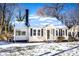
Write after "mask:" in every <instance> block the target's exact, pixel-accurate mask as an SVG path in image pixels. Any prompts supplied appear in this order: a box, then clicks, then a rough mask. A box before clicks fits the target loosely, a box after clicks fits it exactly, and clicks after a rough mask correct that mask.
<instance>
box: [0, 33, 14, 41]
mask: <svg viewBox="0 0 79 59" xmlns="http://www.w3.org/2000/svg"><path fill="white" fill-rule="evenodd" d="M12 38H13V35H12V34H10V33H6V34H0V41H9V40H11V39H12Z"/></svg>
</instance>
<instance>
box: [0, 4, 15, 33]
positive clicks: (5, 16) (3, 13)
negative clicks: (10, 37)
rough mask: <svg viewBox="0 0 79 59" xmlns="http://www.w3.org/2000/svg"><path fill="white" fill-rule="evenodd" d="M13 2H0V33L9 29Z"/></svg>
mask: <svg viewBox="0 0 79 59" xmlns="http://www.w3.org/2000/svg"><path fill="white" fill-rule="evenodd" d="M14 9H15V4H7V3H2V4H0V34H1V32H2V31H5V33H6V32H7V31H9V30H8V29H9V27H8V26H9V25H10V22H11V20H12V17H13V14H14V12H13V11H14Z"/></svg>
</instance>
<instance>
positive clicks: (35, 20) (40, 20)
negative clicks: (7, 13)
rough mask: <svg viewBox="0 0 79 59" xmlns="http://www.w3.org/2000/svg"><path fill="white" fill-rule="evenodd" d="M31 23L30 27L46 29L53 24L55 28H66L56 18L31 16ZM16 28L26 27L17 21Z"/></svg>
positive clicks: (23, 23)
mask: <svg viewBox="0 0 79 59" xmlns="http://www.w3.org/2000/svg"><path fill="white" fill-rule="evenodd" d="M29 23H30V27H37V28H38V27H45V26H46V25H49V24H52V25H53V26H55V27H56V28H65V27H66V26H65V25H64V24H62V22H61V21H59V20H58V19H57V18H55V17H53V18H52V17H39V16H36V17H35V16H31V17H29ZM15 27H16V28H18V27H26V25H25V22H24V21H22V22H18V21H15Z"/></svg>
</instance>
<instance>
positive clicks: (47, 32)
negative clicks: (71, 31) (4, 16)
mask: <svg viewBox="0 0 79 59" xmlns="http://www.w3.org/2000/svg"><path fill="white" fill-rule="evenodd" d="M33 19H34V18H32V19H31V21H30V27H29V28H28V27H27V26H25V22H24V21H23V22H18V21H16V22H15V27H14V41H23V40H24V41H27V42H40V41H53V40H56V39H57V37H59V36H63V37H65V40H67V38H68V28H67V27H66V26H65V25H64V24H62V23H61V22H60V21H58V20H57V19H56V18H50V17H46V18H45V17H44V18H36V22H38V21H41V22H40V23H42V22H44V23H42V24H44V25H42V24H41V25H40V24H39V22H38V23H36V22H35V23H34V21H35V20H33ZM39 19H40V20H39ZM51 20H52V21H53V22H51ZM45 21H48V22H49V23H46V22H45ZM55 21H56V22H55ZM33 23H34V24H33ZM56 23H57V24H56ZM58 23H61V24H58Z"/></svg>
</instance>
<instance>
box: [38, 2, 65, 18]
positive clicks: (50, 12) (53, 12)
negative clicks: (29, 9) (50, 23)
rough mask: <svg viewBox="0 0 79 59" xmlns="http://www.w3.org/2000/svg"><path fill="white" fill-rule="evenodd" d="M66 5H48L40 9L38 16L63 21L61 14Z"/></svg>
mask: <svg viewBox="0 0 79 59" xmlns="http://www.w3.org/2000/svg"><path fill="white" fill-rule="evenodd" d="M63 7H64V4H59V3H56V4H54V3H53V4H46V5H45V6H44V7H42V8H40V9H38V11H37V15H41V16H51V17H56V18H57V19H61V15H60V12H61V10H62V9H63Z"/></svg>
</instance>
